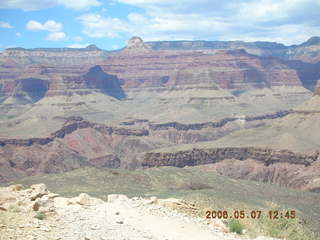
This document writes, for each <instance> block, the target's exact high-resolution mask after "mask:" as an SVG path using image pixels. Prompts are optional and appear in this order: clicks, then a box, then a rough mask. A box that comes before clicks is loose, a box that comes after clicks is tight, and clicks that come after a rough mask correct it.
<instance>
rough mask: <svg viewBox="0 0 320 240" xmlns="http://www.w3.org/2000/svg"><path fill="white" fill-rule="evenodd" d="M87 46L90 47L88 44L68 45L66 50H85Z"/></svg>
mask: <svg viewBox="0 0 320 240" xmlns="http://www.w3.org/2000/svg"><path fill="white" fill-rule="evenodd" d="M88 45H90V43H85V44H81V43H73V44H70V45H68V46H67V47H68V48H86V47H87V46H88Z"/></svg>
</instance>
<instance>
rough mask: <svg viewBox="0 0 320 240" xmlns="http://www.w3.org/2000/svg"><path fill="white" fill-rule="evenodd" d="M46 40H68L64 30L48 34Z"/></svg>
mask: <svg viewBox="0 0 320 240" xmlns="http://www.w3.org/2000/svg"><path fill="white" fill-rule="evenodd" d="M46 40H49V41H63V40H67V36H66V34H65V33H64V32H51V33H49V35H48V36H47V38H46Z"/></svg>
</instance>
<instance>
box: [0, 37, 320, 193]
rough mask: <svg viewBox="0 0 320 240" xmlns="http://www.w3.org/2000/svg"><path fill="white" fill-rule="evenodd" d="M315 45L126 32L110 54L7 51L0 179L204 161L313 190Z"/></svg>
mask: <svg viewBox="0 0 320 240" xmlns="http://www.w3.org/2000/svg"><path fill="white" fill-rule="evenodd" d="M319 48H320V44H319V42H318V38H316V37H315V38H311V39H310V40H308V41H307V42H305V43H303V44H301V45H297V46H290V47H286V46H284V45H282V44H275V43H266V42H257V43H245V42H201V41H199V42H183V41H181V42H180V41H178V42H146V43H145V42H143V41H142V39H141V38H138V37H134V38H132V39H131V40H130V41H129V42H128V46H127V47H126V48H124V49H121V50H118V51H113V52H107V51H104V50H101V49H99V48H97V47H96V46H92V45H91V46H88V47H87V48H84V49H67V48H66V49H20V48H15V49H7V50H5V51H4V52H2V53H1V55H0V114H1V115H0V167H1V168H0V181H1V182H7V181H12V180H15V179H18V178H21V177H24V176H31V175H38V174H42V173H45V174H47V173H61V172H65V171H70V170H73V169H76V168H81V167H85V166H94V167H98V168H129V169H132V168H139V167H156V166H176V167H184V166H194V165H199V164H209V166H208V170H210V171H217V172H219V173H221V174H224V175H228V176H231V177H236V178H244V179H250V180H258V181H264V182H272V183H278V184H281V185H284V186H290V187H295V188H299V189H304V190H310V191H319V189H320V183H319V180H318V179H319V177H320V167H319V154H318V152H317V150H320V147H319V144H318V143H319V140H320V139H319V138H318V135H317V134H316V132H317V129H318V127H319V126H318V122H319V121H317V119H318V118H319V112H320V109H319V106H320V105H319V104H320V103H319V96H318V95H317V94H318V93H319V90H318V88H316V83H317V80H318V79H319V77H320V70H319V68H318V65H319V63H318V60H319V58H318V57H319V56H320V54H319V52H318V51H319ZM313 91H314V92H315V93H314V92H313ZM310 125H312V126H313V128H310V127H309V126H310ZM319 128H320V127H319ZM319 130H320V129H319ZM235 166H236V167H235ZM284 169H286V173H285V174H280V171H284Z"/></svg>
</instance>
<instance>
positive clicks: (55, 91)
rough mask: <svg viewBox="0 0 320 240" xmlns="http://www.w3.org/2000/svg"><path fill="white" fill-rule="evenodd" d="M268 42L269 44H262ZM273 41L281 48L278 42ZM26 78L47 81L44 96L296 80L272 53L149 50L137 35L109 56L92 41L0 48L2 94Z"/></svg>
mask: <svg viewBox="0 0 320 240" xmlns="http://www.w3.org/2000/svg"><path fill="white" fill-rule="evenodd" d="M266 45H268V44H267V43H266ZM272 46H273V44H269V45H268V47H266V48H268V49H269V48H272ZM274 47H275V48H281V47H280V45H274ZM94 65H100V66H101V68H100V67H97V66H96V67H93V66H94ZM31 78H32V79H39V81H47V82H48V93H49V94H48V95H49V96H52V95H59V94H64V95H66V94H68V93H67V92H68V91H70V92H69V94H72V91H73V92H75V93H80V94H81V93H82V94H87V93H90V89H91V90H92V89H100V90H103V91H104V92H106V93H107V94H110V95H112V96H115V97H117V98H122V97H124V96H125V93H124V92H123V90H122V89H121V88H123V89H124V91H126V90H128V89H131V88H140V89H143V88H149V87H155V88H159V90H160V89H162V88H168V89H171V88H177V87H187V86H192V87H193V88H197V86H198V87H199V86H202V87H205V88H207V89H217V88H222V89H228V90H243V89H252V88H260V89H261V88H269V87H276V86H302V82H301V80H300V78H299V75H298V74H297V72H296V71H295V70H294V69H293V68H291V67H290V66H288V65H287V64H286V63H284V62H281V61H280V60H277V59H276V58H261V57H258V56H254V55H250V54H248V53H247V52H246V51H245V50H243V49H242V50H241V49H233V50H217V51H216V52H215V53H214V54H212V53H210V54H207V53H205V52H203V51H163V50H159V51H155V50H152V49H151V47H150V46H148V44H145V43H144V42H143V41H142V39H141V38H138V37H134V38H132V39H131V40H130V41H129V43H128V46H127V47H126V48H125V49H123V50H122V51H121V52H119V53H114V54H112V56H111V55H110V54H108V53H106V52H104V51H102V50H100V49H97V48H92V47H89V48H85V49H82V50H80V49H75V50H71V49H51V50H48V49H33V50H26V49H8V50H6V51H4V52H3V53H2V54H1V56H0V84H1V88H0V95H1V96H2V97H4V96H12V93H13V92H17V89H16V88H17V85H19V83H22V84H25V85H26V84H28V83H25V82H27V79H31ZM40 85H41V84H35V87H34V88H40V87H41V86H40ZM120 85H121V87H120ZM196 85H197V86H196ZM59 91H60V93H59ZM21 94H22V93H21V91H20V95H21ZM22 95H23V94H22ZM24 95H30V94H29V93H28V92H27V93H24ZM39 95H41V94H40V93H39ZM31 98H32V97H31Z"/></svg>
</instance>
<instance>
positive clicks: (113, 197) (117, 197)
mask: <svg viewBox="0 0 320 240" xmlns="http://www.w3.org/2000/svg"><path fill="white" fill-rule="evenodd" d="M116 201H122V202H126V201H129V198H128V197H127V196H126V195H123V194H109V195H108V202H110V203H112V202H116Z"/></svg>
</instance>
